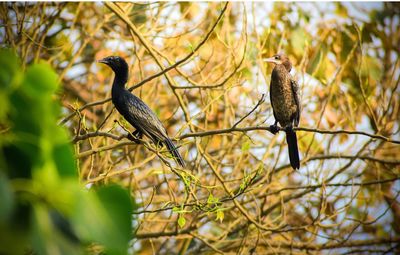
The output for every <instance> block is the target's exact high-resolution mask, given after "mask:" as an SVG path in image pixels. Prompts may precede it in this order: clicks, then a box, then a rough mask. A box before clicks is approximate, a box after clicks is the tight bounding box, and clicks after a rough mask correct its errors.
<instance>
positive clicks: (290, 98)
mask: <svg viewBox="0 0 400 255" xmlns="http://www.w3.org/2000/svg"><path fill="white" fill-rule="evenodd" d="M264 61H265V62H269V63H274V64H275V67H274V69H273V70H272V74H271V84H270V100H271V105H272V109H273V112H274V117H275V123H274V125H271V127H270V130H271V132H272V133H273V134H276V133H277V132H278V131H279V129H278V126H277V123H278V122H279V124H280V125H281V127H283V128H284V129H285V132H286V142H287V144H288V148H289V159H290V165H291V166H292V167H293V169H295V170H296V169H299V168H300V159H299V149H298V146H297V136H296V132H295V131H294V130H293V125H294V126H295V127H297V126H298V125H299V121H300V111H301V107H300V101H299V91H298V90H299V86H298V84H297V82H296V81H295V80H294V79H293V78H292V76H291V75H290V70H291V69H292V63H291V62H290V60H289V58H288V57H287V56H285V55H283V54H276V55H274V56H272V57H271V58H267V59H264Z"/></svg>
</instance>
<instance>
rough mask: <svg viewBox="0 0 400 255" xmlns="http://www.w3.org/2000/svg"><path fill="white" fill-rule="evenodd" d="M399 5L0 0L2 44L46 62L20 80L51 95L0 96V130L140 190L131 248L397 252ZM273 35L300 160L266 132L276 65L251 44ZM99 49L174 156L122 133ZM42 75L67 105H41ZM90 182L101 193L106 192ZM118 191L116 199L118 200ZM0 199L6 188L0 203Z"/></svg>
mask: <svg viewBox="0 0 400 255" xmlns="http://www.w3.org/2000/svg"><path fill="white" fill-rule="evenodd" d="M399 13H400V5H399V4H397V3H382V4H376V3H375V4H373V3H372V4H365V5H361V4H344V3H329V4H318V3H261V2H259V3H240V2H237V3H224V2H209V3H208V2H204V3H194V2H193V3H187V2H178V3H176V2H149V3H143V2H142V3H111V2H107V3H3V4H1V15H2V17H4V18H3V19H2V20H3V26H2V28H1V29H0V33H1V35H2V36H1V44H2V46H3V47H7V48H12V49H14V50H15V51H16V52H17V54H18V56H19V57H20V59H21V65H22V68H23V69H25V68H27V66H30V65H31V64H32V63H38V62H39V61H45V62H47V63H48V64H49V65H51V66H52V68H54V70H55V71H56V73H57V75H58V76H55V75H52V76H48V74H47V72H45V73H43V75H41V76H38V75H35V74H37V73H40V72H41V71H40V70H41V68H42V67H41V65H39V66H38V67H37V66H36V65H33V66H32V67H29V68H27V69H26V73H24V75H26V77H28V78H27V79H28V80H27V81H29V82H27V83H26V87H24V88H21V89H20V90H21V93H24V94H26V95H27V96H29V97H32V100H40V101H41V100H42V99H41V98H42V97H44V96H46V95H47V99H46V100H47V101H45V100H44V99H43V101H41V103H40V104H39V103H38V104H37V105H38V108H37V109H36V108H32V107H31V105H32V104H33V103H32V102H30V101H29V100H27V99H25V98H21V97H16V98H15V99H13V100H17V101H15V102H14V101H10V100H0V104H1V106H2V109H5V110H3V111H2V112H1V114H0V117H1V120H2V131H1V132H2V133H4V134H7V136H5V137H10V139H11V137H12V136H15V137H19V138H21V137H22V136H21V135H20V134H19V133H18V132H19V130H18V129H16V128H17V127H19V128H21V129H23V130H21V132H22V131H24V132H27V131H29V132H32V133H33V134H36V133H37V132H41V134H43V137H42V138H41V141H42V142H43V148H49V146H50V145H51V146H53V145H54V146H55V147H51V146H50V147H51V148H54V152H52V153H50V152H51V151H45V152H43V153H44V154H40V153H42V152H38V150H39V151H40V150H41V148H42V147H37V146H36V147H35V146H32V144H28V145H26V146H28V147H29V148H26V151H25V152H26V153H27V154H28V155H25V157H32V156H36V155H43V156H42V158H41V160H42V161H41V162H42V163H43V162H47V161H51V162H54V163H53V164H54V165H55V166H60V167H57V168H56V169H59V170H57V171H58V175H59V176H64V175H66V176H70V175H74V174H76V173H73V172H71V169H73V168H72V167H66V166H71V165H72V164H73V163H71V162H72V161H71V160H72V159H71V154H72V153H74V155H75V158H76V159H77V161H78V172H77V174H78V178H79V180H80V182H82V183H84V184H87V185H94V186H103V185H105V184H109V183H118V184H120V185H122V186H124V187H126V188H127V189H129V191H130V196H131V197H132V198H135V199H136V201H137V203H138V208H136V210H135V212H134V215H135V216H137V222H135V224H134V227H135V230H134V233H135V235H133V234H132V233H131V235H129V236H128V238H129V239H130V240H132V242H131V247H130V248H131V249H130V251H136V252H138V253H142V254H147V253H153V254H160V253H161V254H171V253H179V252H181V253H182V254H185V253H187V254H194V253H199V252H201V253H208V254H214V253H241V254H250V253H254V254H268V253H283V254H287V253H289V252H291V253H303V252H309V253H319V252H320V251H321V250H327V251H328V252H329V251H332V252H333V253H344V252H347V253H362V252H365V253H368V252H385V251H386V252H396V251H397V252H398V249H399V247H398V243H399V241H400V239H399V231H400V229H399V227H398V226H397V224H396V222H397V223H398V222H399V221H400V205H399V200H400V199H399V192H400V189H399V174H400V172H399V170H400V168H399V164H400V161H399V157H400V150H399V144H400V138H399V128H400V125H399V121H398V119H399V118H398V116H399V103H400V96H399V92H400V88H399V83H400V78H399V77H400V68H399V65H400V63H399V61H398V59H399V54H400V48H399V45H400V44H399V43H398V41H399V40H398V39H399V37H400V31H399V29H398V27H399V19H400V15H399ZM276 52H285V53H286V54H287V55H288V56H289V58H290V59H291V61H292V63H293V65H294V67H295V68H294V69H295V70H294V71H293V75H294V76H295V77H296V79H297V80H298V83H299V84H300V89H301V101H302V108H303V110H302V117H301V121H300V127H299V128H297V133H298V138H299V149H300V153H301V155H300V157H301V159H302V161H301V169H300V171H298V172H293V170H292V169H291V168H290V165H289V164H288V155H287V148H286V146H287V145H286V143H285V141H284V135H283V134H279V135H275V136H274V135H272V134H271V133H270V132H269V125H270V124H272V123H273V121H274V119H273V114H272V108H271V105H270V102H269V96H268V95H269V93H268V90H269V89H268V87H269V86H268V84H269V81H270V73H271V70H272V66H267V65H266V64H265V63H264V62H262V59H263V58H264V57H269V56H271V55H273V54H275V53H276ZM107 55H119V56H123V57H125V59H126V60H127V62H128V63H129V66H130V77H129V82H128V84H127V87H128V88H130V90H131V91H132V93H134V94H136V95H137V96H139V97H140V98H142V100H143V101H145V102H146V103H147V104H148V105H149V107H150V108H151V109H153V110H154V111H155V112H156V114H157V115H158V116H159V118H160V119H161V121H162V122H163V123H164V125H165V126H166V127H167V131H168V133H169V134H170V136H171V137H173V138H174V139H175V140H176V141H177V143H178V144H179V146H180V148H179V150H180V152H181V154H182V155H183V157H184V158H185V159H186V161H187V163H188V166H187V168H186V169H181V168H179V167H176V165H175V164H174V162H173V160H172V159H171V158H170V155H169V154H168V153H167V152H166V150H165V149H162V148H159V147H157V146H156V145H154V144H152V143H151V142H150V141H149V140H148V139H146V138H144V139H142V140H141V143H140V144H136V143H134V142H131V141H129V140H128V139H126V135H127V133H128V131H129V132H132V131H134V130H132V127H131V126H130V125H129V124H128V123H127V122H126V121H125V120H124V119H123V117H121V116H120V115H119V114H118V112H117V111H116V110H115V109H114V107H113V105H112V103H111V100H110V96H111V90H110V87H111V83H112V78H113V74H112V72H111V71H110V70H109V69H107V68H105V67H104V66H101V65H99V64H97V63H96V60H98V59H101V58H102V57H105V56H107ZM11 60H12V58H5V59H1V61H3V62H4V64H3V63H2V65H5V66H6V67H7V68H8V69H5V71H4V73H5V74H7V75H4V76H3V74H2V76H1V77H0V78H1V79H2V81H4V84H5V86H6V87H7V86H8V87H10V88H12V87H13V86H14V85H13V84H14V83H13V82H11V81H15V80H18V79H22V78H15V77H18V75H14V73H13V72H14V70H16V69H15V67H13V66H15V65H17V64H15V63H14V62H12V61H11ZM6 63H7V64H6ZM35 66H36V67H35ZM32 68H34V69H33V71H32ZM35 68H38V69H37V70H36V69H35ZM32 72H33V73H34V74H32ZM30 75H32V77H31V76H30ZM19 76H21V77H22V76H23V75H22V74H20V75H19ZM10 77H14V78H10ZM29 77H31V78H29ZM31 79H32V83H30V80H31ZM51 79H58V81H59V82H60V84H61V85H62V88H63V90H62V91H61V90H59V91H57V93H56V94H57V99H58V100H59V101H60V102H61V104H62V114H59V113H57V112H56V110H55V107H48V105H53V103H54V102H52V100H53V99H54V98H52V97H51V94H52V93H50V92H52V91H53V90H49V88H48V87H47V86H50V85H48V83H47V82H43V83H40V82H39V81H42V80H51ZM23 84H25V83H23ZM36 84H37V86H39V87H37V88H36V87H35V86H36ZM51 86H52V85H51ZM2 90H3V91H7V88H4V89H2ZM46 91H49V92H48V93H47V94H46ZM263 94H264V95H263ZM0 97H1V98H0V99H7V98H12V97H11V95H10V94H7V93H3V92H2V94H0ZM35 98H36V99H35ZM11 102H13V103H11ZM35 105H36V104H35ZM15 106H21V107H23V109H29V111H32V113H29V114H26V115H27V116H26V118H27V119H25V117H24V116H25V115H21V116H19V115H18V116H19V117H18V118H17V117H16V119H15V120H14V119H12V117H8V115H7V114H8V113H10V114H11V113H12V111H13V108H14V107H15ZM27 113H28V112H27ZM10 116H12V114H11V115H10ZM15 116H17V115H15ZM46 116H52V117H48V118H47V117H46ZM56 116H57V117H59V123H58V126H57V125H56V122H55V119H54V118H55V117H56ZM29 121H32V125H26V123H30V122H29ZM14 123H15V127H14ZM60 126H65V127H67V128H68V130H69V133H70V136H71V143H72V144H73V146H74V147H73V148H74V150H73V152H71V150H70V149H67V147H68V146H67V145H66V144H65V143H66V141H67V140H66V139H67V138H66V135H65V134H64V133H63V131H61V130H62V129H61V127H60ZM41 128H45V130H46V132H42V131H41ZM24 129H25V130H24ZM35 132H36V133H35ZM59 137H62V139H61V138H59ZM59 139H61V142H60V141H59ZM3 140H4V141H2V144H6V140H7V139H6V138H5V139H3ZM17 140H18V139H17ZM19 140H20V139H19ZM59 143H61V144H63V146H66V147H63V146H61V147H60V148H58V147H57V146H56V145H57V144H59ZM46 144H48V145H46ZM21 146H22V145H21ZM24 146H25V145H24ZM40 146H42V145H40ZM68 148H70V147H68ZM46 150H47V149H46ZM38 153H39V154H38ZM46 153H47V154H46ZM29 154H30V155H29ZM10 155H11V154H10ZM12 155H14V154H12ZM66 155H70V156H66ZM7 159H8V158H7ZM27 162H29V161H21V162H18V163H19V164H27ZM61 166H65V167H61ZM8 167H9V166H8ZM19 167H20V168H21V169H25V168H26V167H28V165H21V166H19ZM64 171H65V172H64ZM29 173H31V171H29V172H28V173H27V174H28V175H29ZM51 176H52V175H51V174H49V173H47V172H46V173H43V175H42V176H41V177H42V178H43V180H45V179H48V178H51ZM25 178H32V177H31V176H25ZM71 178H72V176H71ZM3 179H4V178H3ZM3 179H2V182H3ZM4 180H5V179H4ZM56 183H58V182H56ZM57 185H58V184H57ZM7 187H8V186H7V185H4V186H2V189H6V188H7ZM7 189H9V188H7ZM50 190H51V189H50ZM57 190H60V187H58V189H57ZM9 193H10V192H9ZM9 193H7V192H5V193H4V194H5V195H4V196H6V194H9ZM115 193H118V192H115ZM10 194H12V192H11V193H10ZM50 194H51V195H52V196H54V197H55V198H54V199H59V197H58V193H57V192H54V191H53V192H50ZM10 196H11V195H10ZM99 196H100V197H102V198H104V202H106V201H108V202H110V203H111V202H115V201H116V200H117V196H118V195H117V194H115V196H116V197H115V198H114V197H113V196H114V192H113V191H112V189H111V190H104V192H100V194H99ZM9 200H10V201H11V200H12V199H9ZM114 206H115V207H114ZM82 207H83V206H82ZM82 207H77V208H76V210H78V211H77V212H80V211H79V210H84V208H82ZM117 207H118V206H117V205H115V204H113V206H112V208H110V209H112V210H114V209H115V211H118V212H119V211H120V210H121V209H124V206H121V208H117ZM8 208H10V206H9V207H8ZM7 210H10V209H7V203H5V206H4V208H2V212H1V213H2V214H1V215H0V216H1V217H2V218H3V215H7V213H4V212H7ZM3 211H4V212H3ZM71 213H72V212H71ZM82 214H84V213H82ZM100 216H101V214H99V217H100ZM4 217H5V216H4ZM83 217H88V218H87V220H90V214H89V215H86V216H83ZM102 221H104V224H105V225H104V227H107V228H108V227H110V228H111V229H113V230H115V231H116V229H114V228H115V227H118V228H124V227H123V226H122V225H123V224H122V222H118V223H119V224H116V225H115V226H107V225H106V224H107V219H106V217H105V218H104V219H103V220H102ZM125 227H126V226H125ZM86 230H88V229H86ZM97 230H100V229H97ZM102 231H103V230H102ZM127 231H128V230H127V229H125V230H124V231H123V233H126V232H127ZM83 232H85V231H83V230H82V234H83ZM94 232H96V231H95V229H93V232H90V233H94ZM86 234H87V235H86V236H87V237H90V236H91V235H93V234H88V233H86ZM97 235H98V236H97ZM91 237H92V239H91V240H93V241H101V242H103V241H106V240H105V239H102V238H104V236H102V233H97V232H96V235H95V236H91ZM121 238H122V239H124V238H123V237H121ZM125 238H126V237H125ZM89 239H90V238H89ZM116 239H119V238H116ZM109 241H110V244H111V245H112V244H113V243H112V240H109ZM92 252H93V253H95V251H92Z"/></svg>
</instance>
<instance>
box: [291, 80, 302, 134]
mask: <svg viewBox="0 0 400 255" xmlns="http://www.w3.org/2000/svg"><path fill="white" fill-rule="evenodd" d="M290 85H291V87H292V92H293V97H294V102H295V104H296V107H297V112H296V115H295V118H294V126H295V127H297V126H298V125H299V122H300V113H301V104H300V96H299V85H298V84H297V82H296V81H295V80H294V79H293V78H291V79H290Z"/></svg>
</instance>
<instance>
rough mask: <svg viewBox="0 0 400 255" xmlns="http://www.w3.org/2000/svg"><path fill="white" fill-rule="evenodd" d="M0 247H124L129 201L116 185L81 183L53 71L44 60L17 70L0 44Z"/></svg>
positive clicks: (70, 250)
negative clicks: (60, 118)
mask: <svg viewBox="0 0 400 255" xmlns="http://www.w3.org/2000/svg"><path fill="white" fill-rule="evenodd" d="M0 64H1V66H2V68H1V70H0V99H1V100H0V101H1V108H0V127H1V133H2V135H1V137H0V200H1V203H0V253H1V254H3V253H7V254H23V253H30V252H33V253H35V254H36V253H37V254H81V253H84V251H85V248H86V246H87V245H88V244H92V243H93V242H94V243H96V244H99V245H100V246H101V249H104V250H105V251H106V253H107V254H126V253H127V250H128V242H129V240H131V238H132V230H131V226H132V218H131V212H132V203H131V199H130V196H129V194H128V192H127V191H126V190H124V189H122V188H121V187H119V186H116V185H110V186H106V187H93V188H91V189H89V190H86V189H84V187H82V185H81V184H80V183H79V181H78V175H77V166H76V162H75V159H74V153H73V148H72V145H71V144H70V142H69V139H68V135H67V131H66V130H65V129H64V128H63V127H60V126H58V125H57V123H56V122H57V117H58V116H59V114H60V109H61V107H60V106H59V105H58V103H57V102H56V101H55V100H54V98H53V95H54V93H55V92H56V91H57V89H58V76H57V75H56V73H55V72H54V71H53V70H52V69H51V68H50V67H49V66H48V65H47V64H43V63H39V64H34V65H31V66H29V67H27V69H26V70H21V68H20V65H19V61H18V58H17V57H16V56H15V55H14V53H13V52H12V51H10V50H1V51H0Z"/></svg>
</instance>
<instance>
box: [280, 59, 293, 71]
mask: <svg viewBox="0 0 400 255" xmlns="http://www.w3.org/2000/svg"><path fill="white" fill-rule="evenodd" d="M281 65H282V66H284V67H285V69H286V71H288V72H290V70H292V63H290V61H289V60H286V61H284V62H283V63H282V64H281Z"/></svg>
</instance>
